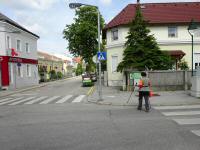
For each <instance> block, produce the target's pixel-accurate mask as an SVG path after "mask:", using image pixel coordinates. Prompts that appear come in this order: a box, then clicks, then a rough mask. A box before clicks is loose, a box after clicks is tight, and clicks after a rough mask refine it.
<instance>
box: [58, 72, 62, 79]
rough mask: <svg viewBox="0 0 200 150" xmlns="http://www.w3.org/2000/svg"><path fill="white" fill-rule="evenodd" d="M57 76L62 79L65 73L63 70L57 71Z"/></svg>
mask: <svg viewBox="0 0 200 150" xmlns="http://www.w3.org/2000/svg"><path fill="white" fill-rule="evenodd" d="M57 77H58V79H62V78H63V74H62V72H60V71H59V72H57Z"/></svg>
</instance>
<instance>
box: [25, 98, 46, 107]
mask: <svg viewBox="0 0 200 150" xmlns="http://www.w3.org/2000/svg"><path fill="white" fill-rule="evenodd" d="M47 97H48V96H42V97H39V98H36V99H34V100H32V101H29V102H26V103H24V104H25V105H29V104H33V103H36V102H38V101H40V100H43V99H46V98H47Z"/></svg>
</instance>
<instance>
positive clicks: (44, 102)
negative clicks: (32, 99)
mask: <svg viewBox="0 0 200 150" xmlns="http://www.w3.org/2000/svg"><path fill="white" fill-rule="evenodd" d="M59 97H60V96H53V97H51V98H48V99H47V100H45V101H42V102H41V103H39V104H48V103H50V102H52V101H54V100H55V99H57V98H59Z"/></svg>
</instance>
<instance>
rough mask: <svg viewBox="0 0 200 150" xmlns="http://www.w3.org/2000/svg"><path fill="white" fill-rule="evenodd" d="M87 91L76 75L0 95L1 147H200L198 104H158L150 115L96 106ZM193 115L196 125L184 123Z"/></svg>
mask: <svg viewBox="0 0 200 150" xmlns="http://www.w3.org/2000/svg"><path fill="white" fill-rule="evenodd" d="M89 89H90V87H84V88H83V87H81V79H80V78H77V79H71V80H66V81H59V82H55V83H51V84H50V85H47V86H45V87H42V88H38V89H35V90H32V91H27V92H23V93H19V94H15V95H12V96H9V97H8V99H7V100H5V99H6V98H1V99H0V101H1V102H0V133H1V134H0V149H1V150H66V149H67V150H88V149H91V150H145V149H148V150H180V149H181V150H198V149H199V147H200V137H199V136H198V135H196V134H194V132H193V131H195V130H199V127H200V126H199V123H198V120H199V119H198V117H200V114H199V113H197V112H196V113H191V111H192V110H193V111H197V110H198V109H199V108H198V107H196V108H195V107H190V108H187V107H186V108H183V107H182V108H181V106H176V107H174V108H173V107H171V109H169V108H167V107H165V108H163V107H161V106H160V107H159V106H158V107H155V109H154V107H153V109H152V110H151V112H150V113H146V112H144V111H138V110H137V109H136V106H112V105H108V106H106V105H96V104H91V103H88V102H87V99H86V93H87V92H88V90H89ZM22 97H23V98H22ZM41 97H45V98H41ZM77 97H79V98H77ZM9 98H10V99H9ZM3 99H4V100H3ZM36 100H37V101H36ZM74 100H76V102H74ZM2 101H3V102H2ZM9 101H10V102H9ZM58 102H59V103H58ZM28 103H29V105H28ZM1 104H2V105H1ZM189 111H190V112H189ZM170 112H171V113H170ZM178 112H182V113H179V115H177V114H178ZM188 114H190V115H188ZM191 118H193V119H194V118H196V120H197V121H196V123H195V122H194V121H191V122H193V124H190V123H187V124H184V123H185V122H188V121H187V120H188V119H191ZM180 119H182V120H180ZM183 120H185V122H184V121H183ZM195 133H198V132H195Z"/></svg>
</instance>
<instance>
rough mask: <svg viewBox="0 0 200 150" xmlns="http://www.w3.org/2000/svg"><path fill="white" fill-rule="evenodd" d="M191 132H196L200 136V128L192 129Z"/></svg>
mask: <svg viewBox="0 0 200 150" xmlns="http://www.w3.org/2000/svg"><path fill="white" fill-rule="evenodd" d="M191 132H192V133H194V134H196V135H197V136H200V130H191Z"/></svg>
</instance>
